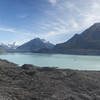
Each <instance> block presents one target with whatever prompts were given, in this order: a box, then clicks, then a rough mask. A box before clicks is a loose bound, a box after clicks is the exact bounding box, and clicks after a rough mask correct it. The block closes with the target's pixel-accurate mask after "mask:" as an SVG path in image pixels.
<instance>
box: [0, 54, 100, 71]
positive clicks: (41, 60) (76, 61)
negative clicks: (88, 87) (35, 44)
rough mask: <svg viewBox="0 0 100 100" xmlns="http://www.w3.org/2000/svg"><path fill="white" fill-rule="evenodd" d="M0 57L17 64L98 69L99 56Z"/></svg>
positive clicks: (12, 55) (21, 55) (99, 66)
mask: <svg viewBox="0 0 100 100" xmlns="http://www.w3.org/2000/svg"><path fill="white" fill-rule="evenodd" d="M0 58H1V59H6V60H8V61H11V62H14V63H16V64H18V65H23V64H33V65H37V66H41V67H43V66H45V67H47V66H49V67H59V68H68V69H79V70H100V56H80V55H64V54H38V53H5V54H1V55H0Z"/></svg>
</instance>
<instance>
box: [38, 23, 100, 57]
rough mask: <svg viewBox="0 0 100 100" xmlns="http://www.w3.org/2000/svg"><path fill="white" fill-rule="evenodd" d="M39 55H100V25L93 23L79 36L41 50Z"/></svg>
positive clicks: (76, 35)
mask: <svg viewBox="0 0 100 100" xmlns="http://www.w3.org/2000/svg"><path fill="white" fill-rule="evenodd" d="M38 52H40V53H67V54H86V55H87V54H93V55H95V54H100V23H95V24H93V25H92V26H91V27H89V28H88V29H86V30H85V31H84V32H82V33H81V34H75V35H74V36H73V37H72V38H71V39H69V40H68V41H66V42H64V43H60V44H56V45H55V46H54V47H53V48H52V49H48V50H46V49H41V50H39V51H38Z"/></svg>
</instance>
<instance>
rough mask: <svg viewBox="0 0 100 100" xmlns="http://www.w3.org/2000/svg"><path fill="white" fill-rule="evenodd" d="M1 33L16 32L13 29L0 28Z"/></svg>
mask: <svg viewBox="0 0 100 100" xmlns="http://www.w3.org/2000/svg"><path fill="white" fill-rule="evenodd" d="M0 31H4V32H12V33H13V32H16V31H15V30H14V29H13V28H4V27H0Z"/></svg>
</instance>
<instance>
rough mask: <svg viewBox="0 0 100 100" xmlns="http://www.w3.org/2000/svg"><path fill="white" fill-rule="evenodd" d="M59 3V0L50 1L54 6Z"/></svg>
mask: <svg viewBox="0 0 100 100" xmlns="http://www.w3.org/2000/svg"><path fill="white" fill-rule="evenodd" d="M56 2H57V0H49V3H51V4H52V5H55V4H56Z"/></svg>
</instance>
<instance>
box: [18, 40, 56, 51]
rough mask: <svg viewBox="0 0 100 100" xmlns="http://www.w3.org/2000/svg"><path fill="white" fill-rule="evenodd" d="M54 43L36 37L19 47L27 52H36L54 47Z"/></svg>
mask: <svg viewBox="0 0 100 100" xmlns="http://www.w3.org/2000/svg"><path fill="white" fill-rule="evenodd" d="M53 47H54V45H53V44H52V43H50V42H48V41H45V40H44V39H40V38H35V39H33V40H31V41H29V42H27V43H25V44H23V45H21V46H19V47H18V48H17V50H19V51H26V52H36V51H38V50H40V49H43V48H46V49H47V48H49V49H50V48H53Z"/></svg>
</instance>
